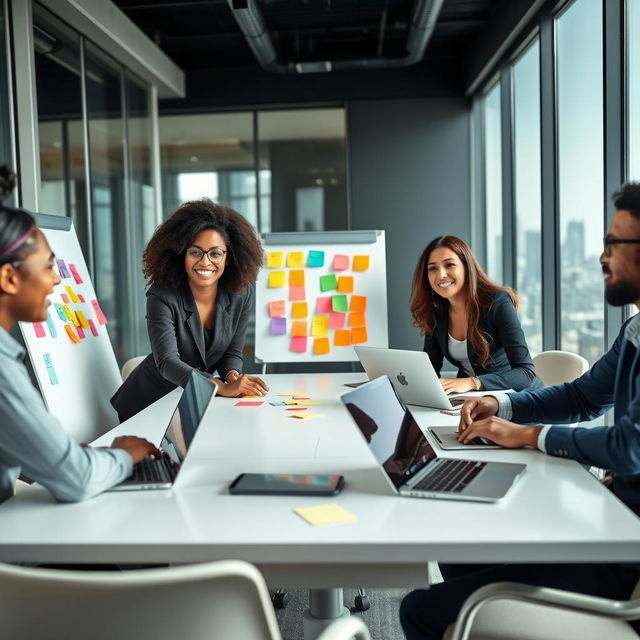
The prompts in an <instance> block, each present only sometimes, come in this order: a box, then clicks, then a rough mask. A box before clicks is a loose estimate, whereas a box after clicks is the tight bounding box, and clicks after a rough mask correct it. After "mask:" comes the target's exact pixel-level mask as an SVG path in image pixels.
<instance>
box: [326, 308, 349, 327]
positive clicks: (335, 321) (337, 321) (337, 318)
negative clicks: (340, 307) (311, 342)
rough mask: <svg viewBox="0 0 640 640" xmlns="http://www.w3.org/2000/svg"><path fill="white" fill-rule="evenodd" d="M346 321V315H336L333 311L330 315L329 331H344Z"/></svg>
mask: <svg viewBox="0 0 640 640" xmlns="http://www.w3.org/2000/svg"><path fill="white" fill-rule="evenodd" d="M346 321H347V314H346V313H336V312H333V311H332V312H331V313H330V314H329V329H342V328H343V327H344V323H345V322H346Z"/></svg>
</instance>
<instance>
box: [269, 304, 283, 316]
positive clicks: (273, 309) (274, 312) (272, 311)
mask: <svg viewBox="0 0 640 640" xmlns="http://www.w3.org/2000/svg"><path fill="white" fill-rule="evenodd" d="M285 313H286V306H285V303H284V300H274V301H273V302H270V303H269V317H270V318H279V317H280V316H283V315H284V314H285Z"/></svg>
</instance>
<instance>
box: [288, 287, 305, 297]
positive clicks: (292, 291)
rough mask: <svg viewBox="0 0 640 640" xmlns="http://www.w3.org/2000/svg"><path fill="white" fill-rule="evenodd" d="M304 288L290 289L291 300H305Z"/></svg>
mask: <svg viewBox="0 0 640 640" xmlns="http://www.w3.org/2000/svg"><path fill="white" fill-rule="evenodd" d="M305 298H306V295H305V293H304V287H289V300H304V299H305Z"/></svg>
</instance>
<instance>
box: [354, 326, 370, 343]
mask: <svg viewBox="0 0 640 640" xmlns="http://www.w3.org/2000/svg"><path fill="white" fill-rule="evenodd" d="M368 339H369V338H368V337H367V327H358V328H357V329H351V342H353V344H361V343H363V342H366V341H367V340H368Z"/></svg>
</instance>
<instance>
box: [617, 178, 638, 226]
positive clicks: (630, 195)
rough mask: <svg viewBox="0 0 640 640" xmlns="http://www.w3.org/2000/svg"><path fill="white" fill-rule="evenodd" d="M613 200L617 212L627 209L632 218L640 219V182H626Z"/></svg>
mask: <svg viewBox="0 0 640 640" xmlns="http://www.w3.org/2000/svg"><path fill="white" fill-rule="evenodd" d="M611 199H612V200H613V206H614V207H615V208H616V211H622V210H623V209H626V210H627V211H629V212H630V213H631V215H632V216H634V217H636V218H640V182H625V183H624V184H623V185H622V186H621V187H620V188H619V189H618V190H617V191H615V192H614V194H613V195H612V196H611Z"/></svg>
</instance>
